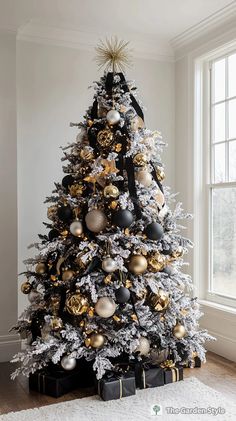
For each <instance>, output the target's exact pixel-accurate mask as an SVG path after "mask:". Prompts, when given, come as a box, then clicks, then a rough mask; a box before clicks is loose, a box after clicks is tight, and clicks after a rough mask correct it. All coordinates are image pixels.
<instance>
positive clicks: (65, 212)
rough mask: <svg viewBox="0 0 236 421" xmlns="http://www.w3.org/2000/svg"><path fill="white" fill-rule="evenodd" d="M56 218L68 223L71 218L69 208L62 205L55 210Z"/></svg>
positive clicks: (71, 213)
mask: <svg viewBox="0 0 236 421" xmlns="http://www.w3.org/2000/svg"><path fill="white" fill-rule="evenodd" d="M57 216H58V218H59V219H61V221H63V222H68V221H69V220H70V219H72V217H73V212H72V209H71V207H70V206H68V205H62V206H60V207H59V208H58V210H57Z"/></svg>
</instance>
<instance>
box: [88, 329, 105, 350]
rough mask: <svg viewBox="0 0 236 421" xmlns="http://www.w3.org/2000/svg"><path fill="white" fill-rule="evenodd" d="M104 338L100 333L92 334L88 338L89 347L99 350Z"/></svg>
mask: <svg viewBox="0 0 236 421" xmlns="http://www.w3.org/2000/svg"><path fill="white" fill-rule="evenodd" d="M104 342H105V338H104V336H103V335H101V333H93V334H92V335H91V336H90V345H91V347H92V348H96V349H97V348H101V347H102V346H103V345H104Z"/></svg>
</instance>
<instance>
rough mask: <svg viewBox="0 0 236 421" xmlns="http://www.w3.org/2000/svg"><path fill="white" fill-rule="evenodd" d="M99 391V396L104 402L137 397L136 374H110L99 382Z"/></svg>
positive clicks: (130, 372)
mask: <svg viewBox="0 0 236 421" xmlns="http://www.w3.org/2000/svg"><path fill="white" fill-rule="evenodd" d="M97 389H98V394H99V396H100V397H101V398H102V399H103V400H104V401H110V400H111V399H121V398H124V397H127V396H131V395H135V393H136V388H135V377H134V372H132V371H129V372H127V373H124V374H116V373H110V374H108V375H106V376H105V377H103V378H102V379H101V380H98V383H97Z"/></svg>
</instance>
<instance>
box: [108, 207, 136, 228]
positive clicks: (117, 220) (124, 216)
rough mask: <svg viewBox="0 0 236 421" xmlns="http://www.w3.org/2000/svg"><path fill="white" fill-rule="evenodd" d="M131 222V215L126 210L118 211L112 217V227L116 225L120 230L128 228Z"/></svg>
mask: <svg viewBox="0 0 236 421" xmlns="http://www.w3.org/2000/svg"><path fill="white" fill-rule="evenodd" d="M133 220H134V217H133V214H132V212H130V211H129V210H128V209H120V210H118V211H117V212H114V213H113V215H112V223H113V225H117V226H118V227H120V228H128V227H129V226H130V225H131V224H132V222H133Z"/></svg>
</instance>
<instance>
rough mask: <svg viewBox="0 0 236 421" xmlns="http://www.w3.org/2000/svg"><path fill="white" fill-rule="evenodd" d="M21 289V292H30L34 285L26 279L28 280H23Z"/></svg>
mask: <svg viewBox="0 0 236 421" xmlns="http://www.w3.org/2000/svg"><path fill="white" fill-rule="evenodd" d="M20 289H21V292H23V294H29V293H30V291H31V289H32V285H31V283H30V282H29V281H26V282H23V284H22V285H21V287H20Z"/></svg>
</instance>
